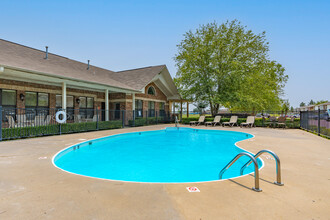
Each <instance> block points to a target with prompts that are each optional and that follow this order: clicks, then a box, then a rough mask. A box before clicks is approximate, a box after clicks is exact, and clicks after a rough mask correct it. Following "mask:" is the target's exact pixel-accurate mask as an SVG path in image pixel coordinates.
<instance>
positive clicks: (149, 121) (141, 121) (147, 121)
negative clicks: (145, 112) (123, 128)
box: [128, 117, 165, 127]
mask: <svg viewBox="0 0 330 220" xmlns="http://www.w3.org/2000/svg"><path fill="white" fill-rule="evenodd" d="M158 123H165V118H164V117H157V118H156V117H148V118H136V119H135V122H134V120H129V121H128V125H129V126H131V127H139V126H145V125H155V124H158Z"/></svg>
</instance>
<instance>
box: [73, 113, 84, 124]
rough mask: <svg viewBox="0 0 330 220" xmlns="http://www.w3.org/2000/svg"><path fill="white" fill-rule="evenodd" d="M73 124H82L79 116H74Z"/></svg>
mask: <svg viewBox="0 0 330 220" xmlns="http://www.w3.org/2000/svg"><path fill="white" fill-rule="evenodd" d="M74 122H75V123H80V122H82V120H81V115H75V117H74Z"/></svg>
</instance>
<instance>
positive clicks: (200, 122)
mask: <svg viewBox="0 0 330 220" xmlns="http://www.w3.org/2000/svg"><path fill="white" fill-rule="evenodd" d="M204 121H205V116H204V115H202V116H200V117H199V119H198V121H191V122H190V126H191V125H196V126H197V125H200V124H204Z"/></svg>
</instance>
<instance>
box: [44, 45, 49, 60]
mask: <svg viewBox="0 0 330 220" xmlns="http://www.w3.org/2000/svg"><path fill="white" fill-rule="evenodd" d="M45 59H46V60H47V59H48V46H46V57H45Z"/></svg>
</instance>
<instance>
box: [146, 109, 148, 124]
mask: <svg viewBox="0 0 330 220" xmlns="http://www.w3.org/2000/svg"><path fill="white" fill-rule="evenodd" d="M146 125H148V110H147V111H146Z"/></svg>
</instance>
